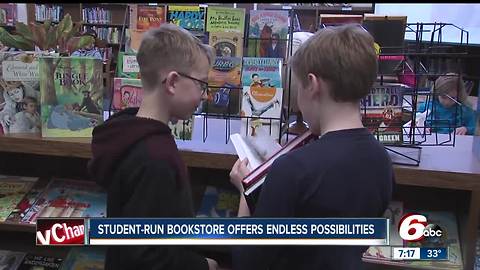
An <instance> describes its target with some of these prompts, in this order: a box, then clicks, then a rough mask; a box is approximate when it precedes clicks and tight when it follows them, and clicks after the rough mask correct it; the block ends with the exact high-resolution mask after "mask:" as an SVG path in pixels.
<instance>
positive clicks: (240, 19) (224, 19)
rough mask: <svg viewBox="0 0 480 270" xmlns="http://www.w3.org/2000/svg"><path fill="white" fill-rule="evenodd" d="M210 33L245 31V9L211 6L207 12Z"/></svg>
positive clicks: (207, 26) (241, 32)
mask: <svg viewBox="0 0 480 270" xmlns="http://www.w3.org/2000/svg"><path fill="white" fill-rule="evenodd" d="M206 21H207V22H206V23H207V25H206V28H207V31H208V32H237V33H240V34H242V37H243V32H244V30H245V9H244V8H227V7H214V6H210V7H208V10H207V20H206Z"/></svg>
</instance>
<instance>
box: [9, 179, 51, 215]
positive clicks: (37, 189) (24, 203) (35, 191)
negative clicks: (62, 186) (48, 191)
mask: <svg viewBox="0 0 480 270" xmlns="http://www.w3.org/2000/svg"><path fill="white" fill-rule="evenodd" d="M48 183H49V181H48V179H45V178H43V179H42V178H41V179H39V180H38V181H36V182H35V184H34V185H33V187H32V188H31V189H30V190H29V191H28V193H27V194H26V195H25V196H24V197H23V199H22V200H21V201H20V202H19V203H18V204H17V206H16V207H15V209H13V210H12V212H11V213H10V215H9V216H8V218H7V220H6V222H13V223H28V222H26V221H24V218H25V216H26V215H27V213H28V211H29V210H30V208H31V207H32V206H33V205H34V204H35V202H36V201H37V199H38V198H39V197H40V196H41V195H42V192H43V191H44V190H45V188H46V187H47V185H48Z"/></svg>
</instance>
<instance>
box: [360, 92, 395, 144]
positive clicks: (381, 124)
mask: <svg viewBox="0 0 480 270" xmlns="http://www.w3.org/2000/svg"><path fill="white" fill-rule="evenodd" d="M403 90H404V89H403V88H402V87H401V86H398V85H387V84H385V85H378V84H376V85H374V86H373V87H372V90H371V91H370V93H369V94H368V95H367V96H366V97H365V98H363V99H362V101H361V113H362V121H363V125H364V126H365V127H366V128H368V129H369V130H370V131H371V132H372V133H373V135H374V136H375V137H376V138H377V140H379V141H380V142H382V143H384V144H401V143H403V136H402V134H403V133H402V130H403V128H402V104H403Z"/></svg>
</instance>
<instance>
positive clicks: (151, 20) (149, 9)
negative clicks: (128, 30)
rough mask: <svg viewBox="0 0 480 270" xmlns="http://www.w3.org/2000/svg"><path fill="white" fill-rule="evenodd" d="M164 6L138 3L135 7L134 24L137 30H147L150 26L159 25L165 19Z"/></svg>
mask: <svg viewBox="0 0 480 270" xmlns="http://www.w3.org/2000/svg"><path fill="white" fill-rule="evenodd" d="M165 11H166V8H165V7H164V6H144V5H138V6H137V8H136V17H135V18H136V24H135V28H134V29H136V30H138V31H147V30H149V29H151V28H156V27H160V25H161V24H162V23H164V22H165V21H166V20H165Z"/></svg>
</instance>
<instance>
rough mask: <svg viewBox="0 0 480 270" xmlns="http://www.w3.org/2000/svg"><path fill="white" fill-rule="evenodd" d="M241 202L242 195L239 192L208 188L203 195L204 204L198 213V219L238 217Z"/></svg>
mask: <svg viewBox="0 0 480 270" xmlns="http://www.w3.org/2000/svg"><path fill="white" fill-rule="evenodd" d="M239 202H240V195H239V194H238V192H236V191H233V190H229V189H224V188H218V187H213V186H207V188H206V189H205V193H204V195H203V199H202V204H201V206H200V209H199V210H198V211H197V217H202V218H205V217H212V218H218V217H222V218H228V217H236V216H237V213H238V204H239Z"/></svg>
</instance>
